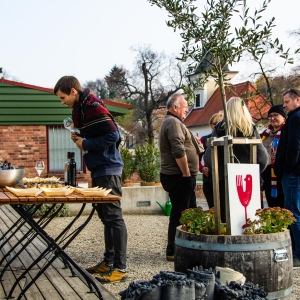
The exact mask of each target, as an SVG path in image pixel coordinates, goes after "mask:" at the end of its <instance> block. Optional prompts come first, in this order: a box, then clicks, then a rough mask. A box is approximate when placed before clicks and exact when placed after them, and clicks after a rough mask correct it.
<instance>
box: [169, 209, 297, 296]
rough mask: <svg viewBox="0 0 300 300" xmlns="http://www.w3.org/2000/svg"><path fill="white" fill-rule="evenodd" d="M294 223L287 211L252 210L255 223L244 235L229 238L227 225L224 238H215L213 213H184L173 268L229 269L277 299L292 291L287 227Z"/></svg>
mask: <svg viewBox="0 0 300 300" xmlns="http://www.w3.org/2000/svg"><path fill="white" fill-rule="evenodd" d="M293 222H295V218H294V216H293V214H292V213H291V211H289V210H287V209H284V208H280V207H273V208H264V209H258V210H257V211H256V215H255V220H254V221H252V220H250V219H249V218H248V219H247V222H246V224H245V225H244V226H243V234H241V235H227V234H226V227H225V226H224V227H222V226H221V233H222V234H216V233H215V218H214V211H213V209H210V210H206V211H205V210H203V209H202V208H201V207H198V208H192V209H186V210H184V211H183V212H182V214H181V218H180V224H181V225H182V226H181V227H180V226H179V227H177V230H176V239H175V261H174V269H175V271H177V272H185V270H187V269H192V268H193V267H195V266H202V267H203V268H204V269H209V268H215V267H216V266H219V267H224V268H232V269H234V270H236V271H238V272H240V273H242V274H245V275H244V276H246V278H247V281H251V282H253V283H256V284H259V285H261V286H264V288H265V290H266V291H267V292H268V293H270V294H272V295H274V298H272V299H279V298H280V295H289V294H290V293H291V290H292V289H291V287H292V277H293V274H292V270H293V259H292V257H293V253H292V248H291V238H290V232H289V230H288V229H287V227H288V226H289V225H291V224H292V223H293ZM222 225H223V224H222Z"/></svg>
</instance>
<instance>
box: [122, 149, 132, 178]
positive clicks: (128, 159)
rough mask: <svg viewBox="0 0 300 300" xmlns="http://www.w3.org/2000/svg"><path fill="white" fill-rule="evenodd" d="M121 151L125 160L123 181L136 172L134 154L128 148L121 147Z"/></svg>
mask: <svg viewBox="0 0 300 300" xmlns="http://www.w3.org/2000/svg"><path fill="white" fill-rule="evenodd" d="M120 153H121V156H122V159H123V162H124V167H123V170H122V181H124V180H126V179H129V178H130V176H131V175H132V174H133V173H134V171H135V167H134V160H133V157H132V154H131V152H130V150H129V149H128V148H120Z"/></svg>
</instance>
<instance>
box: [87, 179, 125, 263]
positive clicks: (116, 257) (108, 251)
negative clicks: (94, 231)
mask: <svg viewBox="0 0 300 300" xmlns="http://www.w3.org/2000/svg"><path fill="white" fill-rule="evenodd" d="M92 185H93V187H94V186H99V187H103V188H109V189H112V191H111V194H113V195H116V196H122V188H121V176H118V175H109V176H101V177H96V178H93V179H92ZM95 208H96V211H97V213H98V216H99V218H100V220H101V221H102V223H103V224H104V240H105V253H104V261H105V262H106V263H107V264H113V266H114V268H118V269H125V268H126V249H127V228H126V225H125V222H124V219H123V214H122V208H121V204H120V201H119V202H117V203H108V204H96V205H95Z"/></svg>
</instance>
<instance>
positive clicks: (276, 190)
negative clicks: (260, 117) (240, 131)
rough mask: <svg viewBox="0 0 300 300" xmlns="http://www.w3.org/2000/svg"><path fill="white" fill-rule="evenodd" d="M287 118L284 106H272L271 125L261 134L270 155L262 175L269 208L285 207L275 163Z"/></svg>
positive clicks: (269, 114) (270, 111) (269, 117)
mask: <svg viewBox="0 0 300 300" xmlns="http://www.w3.org/2000/svg"><path fill="white" fill-rule="evenodd" d="M286 117H287V116H286V112H285V110H284V108H283V106H282V104H278V105H274V106H272V107H271V108H270V110H269V112H268V119H269V122H270V125H269V126H268V127H267V129H266V130H265V131H264V132H263V133H262V134H261V139H262V142H263V145H264V146H265V148H266V149H267V151H268V154H269V163H268V166H267V168H266V169H265V170H264V171H263V172H262V174H261V177H262V179H263V190H264V191H265V196H266V199H267V202H268V206H269V207H276V206H279V207H282V208H283V207H284V194H283V190H282V186H281V178H280V177H279V178H278V177H276V175H275V173H274V162H275V156H276V151H277V146H278V142H279V139H280V135H281V132H282V128H283V126H284V124H285V120H286Z"/></svg>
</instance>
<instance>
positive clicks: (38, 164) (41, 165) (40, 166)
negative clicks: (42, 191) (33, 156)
mask: <svg viewBox="0 0 300 300" xmlns="http://www.w3.org/2000/svg"><path fill="white" fill-rule="evenodd" d="M35 169H36V171H37V173H38V175H39V181H40V177H41V174H42V172H43V170H44V169H45V164H44V162H43V161H42V160H38V161H36V162H35Z"/></svg>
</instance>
